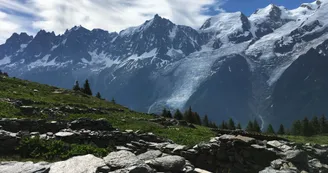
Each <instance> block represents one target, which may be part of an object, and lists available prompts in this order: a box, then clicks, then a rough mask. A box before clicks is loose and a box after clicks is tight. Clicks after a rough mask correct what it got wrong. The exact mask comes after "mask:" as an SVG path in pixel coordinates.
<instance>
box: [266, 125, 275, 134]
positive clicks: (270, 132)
mask: <svg viewBox="0 0 328 173" xmlns="http://www.w3.org/2000/svg"><path fill="white" fill-rule="evenodd" d="M266 133H267V134H276V133H275V132H274V130H273V127H272V125H271V124H269V126H268V129H267V131H266Z"/></svg>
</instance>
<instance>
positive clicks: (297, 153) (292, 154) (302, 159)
mask: <svg viewBox="0 0 328 173" xmlns="http://www.w3.org/2000/svg"><path fill="white" fill-rule="evenodd" d="M285 155H286V160H287V161H290V162H292V163H297V164H304V165H307V164H308V155H307V154H306V153H305V152H304V151H302V150H289V151H287V152H286V153H285Z"/></svg>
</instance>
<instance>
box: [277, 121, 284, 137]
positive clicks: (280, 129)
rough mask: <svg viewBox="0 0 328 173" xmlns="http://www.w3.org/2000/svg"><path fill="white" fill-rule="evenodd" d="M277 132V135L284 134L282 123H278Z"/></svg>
mask: <svg viewBox="0 0 328 173" xmlns="http://www.w3.org/2000/svg"><path fill="white" fill-rule="evenodd" d="M277 134H278V135H284V134H285V128H284V125H283V124H280V126H279V130H278V132H277Z"/></svg>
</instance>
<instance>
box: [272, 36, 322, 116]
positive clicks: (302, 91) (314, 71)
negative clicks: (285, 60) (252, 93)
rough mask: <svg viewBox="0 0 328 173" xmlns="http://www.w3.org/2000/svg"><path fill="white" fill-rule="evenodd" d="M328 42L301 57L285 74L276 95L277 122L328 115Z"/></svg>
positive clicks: (274, 95) (273, 107)
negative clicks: (301, 116)
mask: <svg viewBox="0 0 328 173" xmlns="http://www.w3.org/2000/svg"><path fill="white" fill-rule="evenodd" d="M327 50H328V41H325V42H324V43H323V44H321V45H319V46H318V47H317V48H316V49H310V50H309V51H308V52H307V53H306V54H304V55H302V56H300V57H299V58H298V59H297V60H296V61H294V62H293V63H292V64H291V65H290V67H289V68H288V69H287V70H286V71H285V72H284V73H283V75H282V76H281V77H280V79H279V80H278V81H277V84H276V87H275V89H274V91H273V95H272V96H273V103H272V109H273V114H274V115H275V117H274V118H275V121H281V120H282V119H283V120H286V119H287V120H288V122H291V121H293V118H295V117H294V116H292V115H295V114H297V115H304V116H305V115H306V116H312V115H321V114H326V112H327V111H328V108H327V106H326V105H327V104H328V93H327V89H328V76H327V75H326V74H327V67H328V59H327V57H328V56H327V55H328V51H327Z"/></svg>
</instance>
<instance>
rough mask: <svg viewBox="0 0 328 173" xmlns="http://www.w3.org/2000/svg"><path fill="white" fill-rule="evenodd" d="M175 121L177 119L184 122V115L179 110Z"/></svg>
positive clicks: (176, 112)
mask: <svg viewBox="0 0 328 173" xmlns="http://www.w3.org/2000/svg"><path fill="white" fill-rule="evenodd" d="M174 119H177V120H182V119H183V115H182V113H181V112H180V110H179V109H177V110H176V111H175V113H174Z"/></svg>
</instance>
